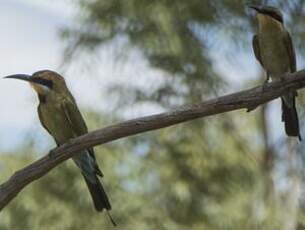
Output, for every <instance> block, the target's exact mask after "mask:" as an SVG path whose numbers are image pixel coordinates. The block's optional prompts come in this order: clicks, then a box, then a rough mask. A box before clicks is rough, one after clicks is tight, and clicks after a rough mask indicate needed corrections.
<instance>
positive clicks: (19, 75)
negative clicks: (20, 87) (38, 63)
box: [4, 74, 32, 82]
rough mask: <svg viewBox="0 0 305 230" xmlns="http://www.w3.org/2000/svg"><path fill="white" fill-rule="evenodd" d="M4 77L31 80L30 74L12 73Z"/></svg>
mask: <svg viewBox="0 0 305 230" xmlns="http://www.w3.org/2000/svg"><path fill="white" fill-rule="evenodd" d="M4 78H12V79H19V80H24V81H29V82H32V76H31V75H27V74H14V75H9V76H6V77H4Z"/></svg>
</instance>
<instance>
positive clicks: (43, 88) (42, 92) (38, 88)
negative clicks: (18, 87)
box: [30, 83, 50, 95]
mask: <svg viewBox="0 0 305 230" xmlns="http://www.w3.org/2000/svg"><path fill="white" fill-rule="evenodd" d="M30 85H31V86H32V88H33V89H34V90H35V91H36V92H37V93H38V94H40V95H46V94H48V93H49V92H50V89H49V87H47V86H44V85H41V84H36V83H30Z"/></svg>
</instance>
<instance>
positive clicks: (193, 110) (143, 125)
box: [0, 70, 305, 210]
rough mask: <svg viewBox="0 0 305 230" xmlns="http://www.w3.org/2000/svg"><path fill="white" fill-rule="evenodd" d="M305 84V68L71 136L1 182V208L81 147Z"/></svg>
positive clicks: (249, 104) (256, 101) (251, 104)
mask: <svg viewBox="0 0 305 230" xmlns="http://www.w3.org/2000/svg"><path fill="white" fill-rule="evenodd" d="M303 87H305V70H302V71H299V72H296V73H293V74H287V76H286V75H285V76H283V80H282V81H279V82H272V83H268V84H266V85H264V86H258V87H255V88H252V89H249V90H245V91H241V92H238V93H233V94H229V95H226V96H222V97H218V98H215V99H211V100H208V101H205V102H201V103H198V104H194V105H189V106H182V107H179V108H177V109H175V110H173V111H170V112H165V113H160V114H156V115H152V116H146V117H142V118H137V119H133V120H128V121H124V122H121V123H118V124H114V125H110V126H107V127H105V128H102V129H98V130H96V131H93V132H90V133H88V134H85V135H82V136H80V137H77V138H74V139H71V140H70V141H68V142H67V143H65V144H64V145H61V146H59V147H57V148H55V149H53V150H51V151H50V153H49V154H47V155H46V156H44V157H42V158H40V159H38V160H37V161H35V162H33V163H32V164H30V165H28V166H26V167H24V168H23V169H20V170H19V171H17V172H15V173H14V174H13V175H12V176H11V177H10V178H9V179H8V180H7V181H6V182H4V183H3V184H1V185H0V210H2V209H3V208H4V207H5V206H6V205H7V204H8V203H9V202H10V201H11V200H12V199H13V198H14V197H15V196H16V195H17V194H18V193H19V192H20V191H21V190H22V189H23V188H24V187H26V186H27V185H29V184H30V183H31V182H33V181H35V180H37V179H39V178H40V177H42V176H43V175H45V174H47V173H48V172H49V171H50V170H51V169H53V168H54V167H55V166H57V165H58V164H60V163H61V162H63V161H65V160H67V159H69V158H71V157H72V156H73V155H75V154H77V153H78V152H79V151H80V150H83V149H86V148H89V147H93V146H96V145H100V144H104V143H107V142H111V141H114V140H117V139H120V138H123V137H127V136H132V135H135V134H139V133H142V132H147V131H151V130H156V129H161V128H164V127H168V126H171V125H175V124H179V123H182V122H186V121H190V120H194V119H197V118H201V117H206V116H211V115H216V114H220V113H224V112H229V111H233V110H238V109H247V110H248V111H250V110H252V109H254V108H256V107H257V106H259V105H261V104H263V103H266V102H268V101H270V100H273V99H275V98H277V97H280V96H281V95H283V94H284V93H285V92H288V91H290V90H297V89H300V88H303Z"/></svg>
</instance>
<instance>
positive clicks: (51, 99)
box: [5, 70, 115, 225]
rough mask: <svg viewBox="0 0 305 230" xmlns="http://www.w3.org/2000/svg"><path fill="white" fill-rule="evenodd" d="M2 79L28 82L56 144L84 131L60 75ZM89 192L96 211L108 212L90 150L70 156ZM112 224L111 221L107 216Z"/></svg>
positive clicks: (93, 157)
mask: <svg viewBox="0 0 305 230" xmlns="http://www.w3.org/2000/svg"><path fill="white" fill-rule="evenodd" d="M5 78H14V79H20V80H24V81H27V82H29V83H30V85H31V86H32V88H33V89H34V90H35V91H36V92H37V94H38V98H39V102H40V103H39V106H38V115H39V119H40V122H41V124H42V126H43V127H44V128H45V129H46V130H47V131H48V132H49V134H50V135H51V136H52V137H53V138H54V140H55V142H56V143H57V145H61V144H64V143H65V142H67V141H68V140H69V139H71V138H74V137H77V136H80V135H83V134H85V133H87V132H88V129H87V126H86V123H85V121H84V119H83V117H82V115H81V113H80V111H79V109H78V107H77V105H76V102H75V99H74V98H73V96H72V94H71V93H70V91H69V89H68V88H67V85H66V82H65V80H64V78H63V77H62V76H60V75H59V74H58V73H55V72H53V71H50V70H43V71H38V72H36V73H34V74H33V75H25V74H16V75H10V76H7V77H5ZM73 160H74V162H75V163H76V165H77V166H78V167H79V168H80V170H81V173H82V175H83V177H84V179H85V182H86V184H87V186H88V189H89V191H90V194H91V197H92V200H93V203H94V206H95V209H96V210H97V211H103V210H104V209H105V210H106V211H107V213H108V211H109V210H111V205H110V202H109V199H108V196H107V194H106V192H105V190H104V188H103V186H102V184H101V182H100V180H99V178H98V176H100V177H102V176H103V174H102V172H101V170H100V169H99V166H98V165H97V162H96V159H95V155H94V151H93V148H89V149H86V150H84V151H82V152H81V153H80V154H78V155H76V156H74V157H73ZM108 215H109V217H110V219H111V221H112V223H113V224H114V225H115V222H114V221H113V219H112V218H111V216H110V214H109V213H108Z"/></svg>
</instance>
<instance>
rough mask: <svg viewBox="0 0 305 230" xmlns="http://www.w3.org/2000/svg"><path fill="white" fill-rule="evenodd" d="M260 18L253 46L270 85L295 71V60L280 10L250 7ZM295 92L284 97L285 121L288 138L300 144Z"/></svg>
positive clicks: (283, 115)
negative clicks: (298, 141) (295, 139)
mask: <svg viewBox="0 0 305 230" xmlns="http://www.w3.org/2000/svg"><path fill="white" fill-rule="evenodd" d="M249 7H250V8H252V9H254V10H255V11H256V12H257V14H256V18H257V21H258V32H257V34H256V35H254V37H253V41H252V45H253V50H254V54H255V57H256V59H257V60H258V61H259V62H260V64H261V65H262V67H263V68H264V70H265V71H266V73H267V81H268V80H269V77H271V80H272V81H274V80H281V78H280V76H282V75H283V74H285V73H292V72H295V71H296V56H295V51H294V47H293V44H292V39H291V37H290V35H289V33H288V31H287V30H286V29H285V27H284V21H283V15H282V13H281V11H280V10H278V9H277V8H275V7H271V6H256V5H251V6H249ZM296 96H297V92H296V91H291V92H289V93H287V94H285V95H284V96H282V98H281V99H282V121H283V122H284V123H285V131H286V134H287V135H288V136H296V137H299V140H301V135H300V129H299V120H298V114H297V110H296V106H295V97H296Z"/></svg>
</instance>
